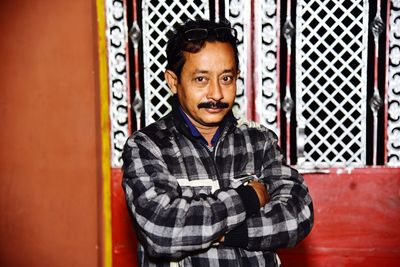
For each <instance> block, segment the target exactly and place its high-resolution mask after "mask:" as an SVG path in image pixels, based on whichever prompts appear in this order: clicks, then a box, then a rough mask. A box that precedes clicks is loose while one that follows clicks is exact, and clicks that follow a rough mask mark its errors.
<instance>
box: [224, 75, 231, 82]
mask: <svg viewBox="0 0 400 267" xmlns="http://www.w3.org/2000/svg"><path fill="white" fill-rule="evenodd" d="M232 80H233V77H232V76H224V77H222V81H223V82H224V83H229V82H231V81H232Z"/></svg>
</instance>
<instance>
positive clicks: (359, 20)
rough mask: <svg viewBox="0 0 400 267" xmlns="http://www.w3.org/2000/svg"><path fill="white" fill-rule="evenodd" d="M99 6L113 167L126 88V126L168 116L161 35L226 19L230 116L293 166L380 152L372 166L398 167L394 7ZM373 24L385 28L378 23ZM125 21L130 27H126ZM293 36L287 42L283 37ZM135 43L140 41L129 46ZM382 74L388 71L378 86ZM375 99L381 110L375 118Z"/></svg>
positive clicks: (204, 0) (119, 2) (332, 1)
mask: <svg viewBox="0 0 400 267" xmlns="http://www.w3.org/2000/svg"><path fill="white" fill-rule="evenodd" d="M107 3H108V5H107V6H109V8H108V11H109V15H107V18H108V20H109V25H108V27H109V29H108V34H109V35H108V36H109V44H110V45H109V55H110V63H109V68H110V87H111V90H112V92H110V96H111V97H112V104H113V105H112V107H110V116H111V117H112V118H111V123H112V125H113V130H112V133H111V138H112V140H113V141H112V142H113V148H115V149H114V150H113V151H112V153H113V162H115V163H114V164H113V165H115V166H118V164H120V163H121V161H120V158H121V157H120V152H121V145H122V144H123V142H122V141H121V140H123V139H125V138H126V136H127V132H128V131H129V129H128V125H127V123H125V122H126V121H127V119H128V117H129V112H127V111H128V110H129V107H130V106H129V102H128V101H129V96H128V95H127V94H126V93H125V92H129V88H128V87H129V84H131V85H132V86H131V94H132V96H133V100H132V103H131V105H132V106H133V107H134V108H133V111H132V113H135V114H134V115H133V116H131V118H132V119H135V118H136V121H139V122H138V124H139V127H140V126H145V125H148V124H149V123H151V122H153V121H155V120H157V119H159V118H161V117H163V116H164V115H166V114H167V113H168V112H169V111H170V109H171V107H170V104H169V99H170V97H171V93H170V90H169V88H168V87H167V85H166V83H165V81H164V77H163V76H164V74H163V73H164V70H165V65H166V56H165V46H166V42H167V33H168V32H169V31H170V30H171V29H172V27H173V25H175V24H176V23H181V22H183V21H185V20H187V19H189V18H191V19H193V18H195V17H203V18H211V19H213V18H219V17H226V18H228V19H229V20H230V21H231V23H232V25H233V27H235V29H236V30H237V31H238V39H239V43H238V50H239V60H240V68H241V76H240V79H239V81H238V86H237V99H236V105H235V111H236V114H237V115H238V116H241V117H247V118H248V119H252V120H256V121H258V122H260V123H262V124H264V125H266V126H267V127H269V128H271V129H272V130H273V131H274V132H276V133H277V134H278V136H279V138H280V141H281V145H282V148H283V149H286V155H288V156H289V159H291V163H292V164H297V165H300V166H301V167H304V168H325V167H360V166H366V165H370V164H371V163H372V160H371V158H374V157H375V156H372V154H373V153H375V154H376V153H377V152H376V151H377V150H378V149H379V151H378V152H379V153H378V154H379V157H380V164H387V165H390V166H400V152H399V151H400V145H399V140H400V138H398V137H399V136H400V130H399V121H400V116H399V114H400V104H399V103H400V101H399V98H400V96H399V90H398V88H399V86H398V85H399V78H398V77H400V76H399V71H398V70H399V65H400V64H399V62H400V61H399V58H400V57H399V54H400V52H399V51H400V50H399V47H400V46H399V38H398V36H400V34H399V32H398V31H399V27H398V23H399V22H398V21H399V19H398V18H399V11H400V6H399V1H398V0H395V1H387V2H386V1H384V2H382V9H381V6H377V5H379V4H378V3H381V1H378V2H375V1H373V2H369V1H367V0H356V1H351V0H326V1H325V0H301V1H280V0H265V1H245V0H219V1H218V0H193V1H183V0H182V1H178V0H166V1H155V0H143V1H132V2H131V1H129V2H125V1H123V0H116V1H108V2H107ZM132 3H134V5H136V8H135V12H136V13H135V14H136V18H135V21H134V23H133V24H134V27H132V28H133V30H134V31H132V32H133V33H132V35H133V36H134V37H135V38H133V39H135V41H134V43H135V50H134V51H133V53H130V54H128V55H127V54H125V53H124V52H126V51H128V49H129V50H130V49H131V48H128V47H126V46H125V47H124V44H126V45H127V42H126V38H127V35H126V32H125V30H126V28H127V27H126V17H125V16H126V13H125V12H124V11H123V9H122V6H123V5H125V4H128V5H129V4H130V5H132ZM289 6H291V7H292V9H291V10H290V9H289ZM386 8H387V9H386ZM385 10H387V11H386V12H387V13H385ZM288 11H289V12H288ZM128 13H129V12H128ZM378 14H379V15H380V14H382V15H383V18H384V19H383V20H379V19H377V17H378ZM374 15H375V18H374ZM128 16H129V14H128ZM285 16H286V21H285V18H284V17H285ZM386 18H388V20H387V23H386V22H385V21H386ZM288 20H289V22H290V23H287V22H288ZM128 21H129V22H128V25H132V20H129V19H128ZM385 23H386V24H387V25H386V24H385ZM291 24H292V25H291ZM288 25H289V27H287V26H288ZM290 26H292V28H291V27H290ZM385 29H386V30H385ZM383 30H385V33H384V34H386V37H387V39H388V43H387V44H385V38H380V39H379V38H377V37H376V35H378V36H379V34H380V33H381V32H380V31H383ZM291 32H294V33H295V34H294V35H292V36H291V37H290V36H289V35H290V34H289V33H291ZM140 35H141V39H139V38H137V37H138V36H140ZM288 37H290V38H289V39H290V40H291V42H289V39H288ZM383 37H385V36H383ZM377 40H378V41H379V42H377ZM377 47H379V48H380V49H381V50H380V51H382V50H383V51H384V52H386V53H387V54H386V58H387V63H385V62H384V52H382V53H379V64H378V65H379V69H380V70H379V74H378V76H379V77H378V78H377V77H376V74H375V73H378V72H374V70H376V68H374V67H373V65H374V62H375V63H376V62H377V61H378V52H377ZM386 47H387V48H388V49H386ZM374 49H375V58H374ZM289 50H290V51H293V53H292V54H290V53H288V51H289ZM133 54H134V55H135V57H136V58H135V63H134V64H133V61H132V59H131V61H130V62H129V63H131V64H132V65H134V67H132V68H133V69H135V75H130V76H127V73H129V74H133V72H129V71H130V68H129V67H130V66H129V64H127V62H125V59H127V58H131V57H132V55H133ZM138 55H139V56H138ZM137 58H139V59H137ZM375 65H377V64H375ZM382 70H387V71H388V72H387V73H386V74H385V76H384V74H382ZM138 77H139V78H138ZM384 77H386V81H384ZM285 78H286V81H285ZM133 80H135V81H134V83H135V84H134V85H133ZM377 80H378V81H379V84H378V85H377V82H376V81H377ZM116 81H117V82H116ZM118 81H119V82H118ZM377 87H379V88H377ZM376 93H377V94H378V97H375V94H376ZM139 95H140V96H141V98H142V99H143V101H144V102H143V105H144V110H143V111H141V109H140V107H141V105H140V98H138V97H137V96H139ZM288 95H289V96H290V97H291V99H290V98H289V99H287V98H286V97H287V96H288ZM379 95H380V96H382V97H383V100H384V103H385V105H384V107H383V108H381V109H380V110H379V109H378V108H379V105H380V99H379ZM293 101H294V105H293V104H292V103H293ZM382 102H383V101H382ZM370 103H371V104H372V106H371V107H372V108H371V107H370ZM135 108H137V109H135ZM293 108H295V109H293ZM291 111H293V112H292V113H291ZM135 115H136V116H135ZM385 116H387V117H385ZM141 118H142V119H144V120H141ZM114 125H115V127H114ZM136 128H137V127H136V126H134V127H133V129H136ZM376 128H378V130H376ZM372 129H373V130H372ZM372 132H373V133H374V134H372ZM373 135H374V138H373V137H372V136H373ZM376 137H378V141H377V142H376V140H375V138H376ZM371 147H374V149H371ZM377 148H378V149H377ZM373 164H375V161H374V163H373Z"/></svg>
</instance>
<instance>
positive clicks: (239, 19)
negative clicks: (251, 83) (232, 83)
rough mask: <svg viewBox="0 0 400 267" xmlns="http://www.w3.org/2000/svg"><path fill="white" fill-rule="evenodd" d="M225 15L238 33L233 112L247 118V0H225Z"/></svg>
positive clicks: (248, 3) (248, 6)
mask: <svg viewBox="0 0 400 267" xmlns="http://www.w3.org/2000/svg"><path fill="white" fill-rule="evenodd" d="M225 6H226V9H225V17H226V18H227V19H228V20H229V21H230V22H231V24H232V27H234V28H235V29H236V30H237V33H238V51H239V65H240V66H239V67H240V77H239V78H238V79H237V89H236V99H235V106H234V108H233V112H234V114H235V116H236V117H238V118H247V117H248V114H247V110H248V108H247V107H248V100H247V90H246V88H248V86H247V83H246V77H247V75H248V73H247V69H248V60H249V59H248V51H249V46H250V32H251V27H250V26H251V25H250V22H251V20H250V19H249V18H250V13H251V11H250V8H251V2H250V1H248V0H226V1H225Z"/></svg>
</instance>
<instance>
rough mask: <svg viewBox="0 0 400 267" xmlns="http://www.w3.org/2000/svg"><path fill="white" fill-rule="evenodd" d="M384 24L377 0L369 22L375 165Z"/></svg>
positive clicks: (374, 158)
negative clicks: (380, 56)
mask: <svg viewBox="0 0 400 267" xmlns="http://www.w3.org/2000/svg"><path fill="white" fill-rule="evenodd" d="M384 28H385V24H384V23H383V21H382V18H381V1H380V0H378V2H377V8H376V15H375V18H374V20H373V21H372V23H371V31H372V33H373V35H374V50H375V58H374V60H375V62H374V94H373V96H372V98H371V100H370V102H369V104H370V108H371V110H372V116H373V118H374V124H373V127H374V132H373V144H372V149H373V152H372V161H373V165H376V157H377V150H378V111H379V109H380V108H381V107H382V106H383V100H382V98H381V96H380V95H379V89H378V78H379V77H378V60H379V35H380V34H381V33H382V32H383V30H384Z"/></svg>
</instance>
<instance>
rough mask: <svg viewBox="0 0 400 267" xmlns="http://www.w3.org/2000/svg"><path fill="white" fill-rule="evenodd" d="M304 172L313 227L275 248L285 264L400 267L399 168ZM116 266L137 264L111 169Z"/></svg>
mask: <svg viewBox="0 0 400 267" xmlns="http://www.w3.org/2000/svg"><path fill="white" fill-rule="evenodd" d="M339 172H341V173H340V174H338V173H337V170H331V173H330V174H307V175H305V179H306V182H307V184H308V186H309V189H310V193H311V196H312V197H313V201H314V213H315V225H314V228H313V230H312V232H311V234H310V235H309V236H308V237H307V238H306V239H305V240H304V241H303V242H301V243H300V245H298V246H297V247H296V248H293V249H284V250H280V251H279V255H280V258H281V260H282V263H283V266H284V267H350V266H351V267H355V266H357V267H358V266H359V267H376V266H379V267H386V266H387V267H392V266H400V231H399V226H398V223H399V222H400V169H399V168H397V169H389V168H368V169H356V170H352V171H351V172H350V173H348V172H347V171H342V170H339ZM113 176H114V178H113V179H114V182H113V243H114V249H113V252H114V255H113V262H114V266H118V267H123V266H124V267H128V266H129V267H131V266H137V265H136V264H134V263H132V261H133V260H134V259H135V250H136V244H135V238H134V233H133V231H132V227H131V226H130V224H129V217H128V215H127V211H126V205H125V203H124V202H123V194H122V191H121V189H120V188H121V186H120V184H121V182H120V179H121V174H120V173H119V172H118V171H114V175H113Z"/></svg>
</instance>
